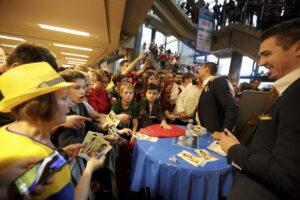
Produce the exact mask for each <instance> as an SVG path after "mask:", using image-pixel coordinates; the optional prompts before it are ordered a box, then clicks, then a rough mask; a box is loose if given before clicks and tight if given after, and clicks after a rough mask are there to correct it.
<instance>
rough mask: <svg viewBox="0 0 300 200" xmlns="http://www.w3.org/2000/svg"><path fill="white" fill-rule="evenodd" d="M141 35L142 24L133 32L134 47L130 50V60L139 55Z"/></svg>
mask: <svg viewBox="0 0 300 200" xmlns="http://www.w3.org/2000/svg"><path fill="white" fill-rule="evenodd" d="M142 37H143V24H141V26H140V27H139V29H138V31H137V33H136V34H135V40H134V47H133V50H132V51H131V52H130V54H131V55H130V61H133V60H134V59H135V58H137V57H138V56H139V54H140V50H141V43H142Z"/></svg>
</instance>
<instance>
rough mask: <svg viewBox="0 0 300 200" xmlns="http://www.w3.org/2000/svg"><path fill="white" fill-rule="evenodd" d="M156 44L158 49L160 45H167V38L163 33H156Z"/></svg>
mask: <svg viewBox="0 0 300 200" xmlns="http://www.w3.org/2000/svg"><path fill="white" fill-rule="evenodd" d="M155 43H156V44H157V46H158V47H159V46H160V45H164V44H165V36H164V35H163V34H162V33H161V32H159V31H156V34H155Z"/></svg>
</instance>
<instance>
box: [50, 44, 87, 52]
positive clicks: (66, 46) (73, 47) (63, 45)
mask: <svg viewBox="0 0 300 200" xmlns="http://www.w3.org/2000/svg"><path fill="white" fill-rule="evenodd" d="M53 45H54V46H57V47H65V48H70V49H79V50H84V51H92V49H90V48H84V47H77V46H71V45H65V44H57V43H53Z"/></svg>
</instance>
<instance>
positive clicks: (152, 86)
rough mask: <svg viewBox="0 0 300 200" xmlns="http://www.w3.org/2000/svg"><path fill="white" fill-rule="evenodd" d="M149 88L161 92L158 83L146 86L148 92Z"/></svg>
mask: <svg viewBox="0 0 300 200" xmlns="http://www.w3.org/2000/svg"><path fill="white" fill-rule="evenodd" d="M148 90H157V92H159V91H160V88H159V86H158V85H156V84H153V83H151V84H149V85H147V87H146V92H147V91H148Z"/></svg>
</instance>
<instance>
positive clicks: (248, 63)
mask: <svg viewBox="0 0 300 200" xmlns="http://www.w3.org/2000/svg"><path fill="white" fill-rule="evenodd" d="M252 66H253V60H252V59H251V58H249V57H247V56H243V59H242V65H241V73H240V75H241V76H250V75H251V74H252Z"/></svg>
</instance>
